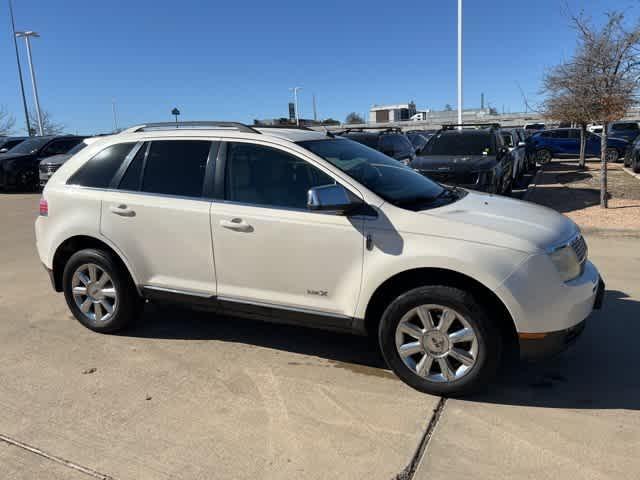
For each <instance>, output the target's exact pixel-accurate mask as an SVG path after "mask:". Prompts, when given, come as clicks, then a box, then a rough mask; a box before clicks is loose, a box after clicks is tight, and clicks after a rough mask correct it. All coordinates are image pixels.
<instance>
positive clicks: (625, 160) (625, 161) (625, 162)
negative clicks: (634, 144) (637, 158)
mask: <svg viewBox="0 0 640 480" xmlns="http://www.w3.org/2000/svg"><path fill="white" fill-rule="evenodd" d="M622 164H623V165H624V166H625V167H627V168H628V167H630V166H631V154H627V155H625V156H624V158H623V159H622Z"/></svg>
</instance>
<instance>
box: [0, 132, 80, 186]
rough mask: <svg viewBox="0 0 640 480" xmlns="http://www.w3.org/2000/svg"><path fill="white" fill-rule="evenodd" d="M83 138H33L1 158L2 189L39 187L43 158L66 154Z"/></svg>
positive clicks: (0, 178) (63, 136) (0, 182)
mask: <svg viewBox="0 0 640 480" xmlns="http://www.w3.org/2000/svg"><path fill="white" fill-rule="evenodd" d="M82 140H83V137H77V136H70V135H62V136H44V137H31V138H29V139H28V140H25V141H24V142H22V143H20V144H18V145H16V146H15V147H13V148H12V149H11V150H9V151H8V152H7V153H5V154H4V155H2V156H0V187H2V188H5V189H6V188H9V187H17V188H22V189H27V190H33V189H35V188H36V187H37V186H38V166H39V165H40V162H41V161H42V159H43V158H47V157H50V156H52V155H58V154H61V153H66V152H68V151H69V150H71V149H72V148H73V147H75V146H76V145H77V144H78V143H80V142H81V141H82Z"/></svg>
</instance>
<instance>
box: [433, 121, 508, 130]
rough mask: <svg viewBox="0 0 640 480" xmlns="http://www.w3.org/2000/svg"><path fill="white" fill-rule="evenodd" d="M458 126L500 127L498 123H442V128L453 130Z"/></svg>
mask: <svg viewBox="0 0 640 480" xmlns="http://www.w3.org/2000/svg"><path fill="white" fill-rule="evenodd" d="M458 127H463V128H464V127H484V128H487V127H489V128H501V127H500V124H499V123H495V122H494V123H447V124H445V125H442V130H454V129H456V128H458Z"/></svg>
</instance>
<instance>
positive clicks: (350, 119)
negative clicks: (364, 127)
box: [344, 112, 364, 125]
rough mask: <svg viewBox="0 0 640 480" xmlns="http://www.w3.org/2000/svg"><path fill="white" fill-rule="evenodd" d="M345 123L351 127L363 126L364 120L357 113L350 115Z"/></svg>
mask: <svg viewBox="0 0 640 480" xmlns="http://www.w3.org/2000/svg"><path fill="white" fill-rule="evenodd" d="M344 123H346V124H349V125H355V124H362V123H364V119H363V118H362V117H361V116H360V115H358V114H357V113H356V112H351V113H350V114H349V115H347V118H346V119H345V121H344Z"/></svg>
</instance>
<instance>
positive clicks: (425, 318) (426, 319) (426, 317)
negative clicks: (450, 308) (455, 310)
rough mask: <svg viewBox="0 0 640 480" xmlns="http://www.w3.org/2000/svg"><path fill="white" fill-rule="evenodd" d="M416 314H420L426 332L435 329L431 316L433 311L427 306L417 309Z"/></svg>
mask: <svg viewBox="0 0 640 480" xmlns="http://www.w3.org/2000/svg"><path fill="white" fill-rule="evenodd" d="M416 312H417V313H418V318H420V321H421V322H422V326H423V327H424V329H425V330H433V329H434V328H435V325H434V323H433V317H432V316H431V310H429V309H428V308H427V307H425V306H421V307H418V308H417V309H416Z"/></svg>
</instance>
